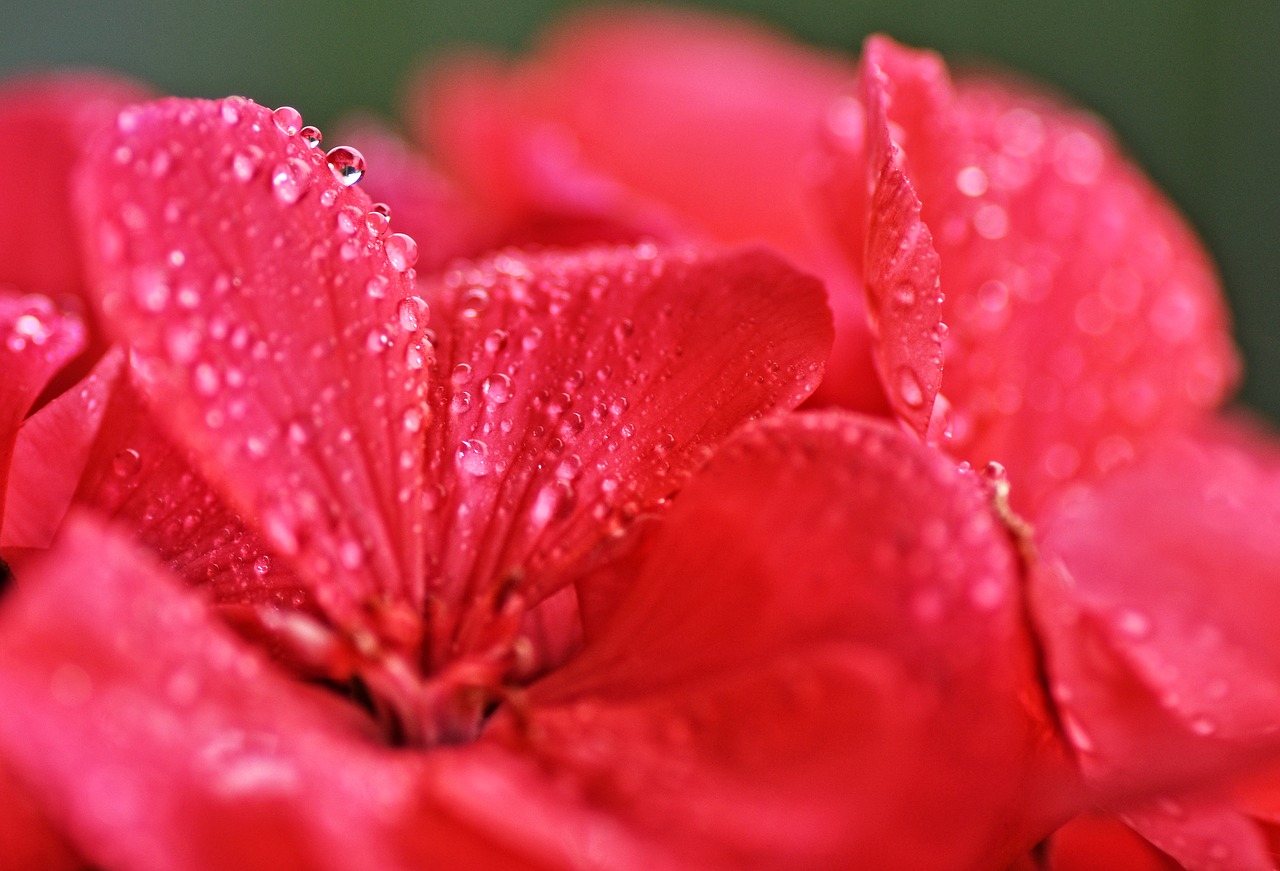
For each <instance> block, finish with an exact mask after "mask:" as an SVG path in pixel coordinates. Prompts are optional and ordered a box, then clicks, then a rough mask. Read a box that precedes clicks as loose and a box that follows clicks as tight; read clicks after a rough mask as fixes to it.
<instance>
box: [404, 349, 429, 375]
mask: <svg viewBox="0 0 1280 871" xmlns="http://www.w3.org/2000/svg"><path fill="white" fill-rule="evenodd" d="M404 364H405V365H406V366H408V367H409V368H410V369H411V370H413V371H415V372H416V371H417V370H419V369H421V368H422V367H423V366H425V365H426V364H427V355H426V352H425V351H424V350H423V347H422V343H421V342H412V343H410V345H409V346H408V347H407V348H405V349H404Z"/></svg>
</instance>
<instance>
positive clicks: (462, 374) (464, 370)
mask: <svg viewBox="0 0 1280 871" xmlns="http://www.w3.org/2000/svg"><path fill="white" fill-rule="evenodd" d="M449 379H450V380H451V381H452V382H453V384H454V386H455V387H461V386H462V385H464V384H466V383H468V382H469V381H471V364H470V363H459V364H458V365H457V366H454V367H453V373H452V374H451V375H450V376H449Z"/></svg>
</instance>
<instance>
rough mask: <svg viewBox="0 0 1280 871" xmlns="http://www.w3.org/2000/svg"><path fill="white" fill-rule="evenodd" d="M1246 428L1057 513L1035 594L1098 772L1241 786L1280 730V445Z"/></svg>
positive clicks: (1211, 438)
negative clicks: (1277, 627) (1236, 777)
mask: <svg viewBox="0 0 1280 871" xmlns="http://www.w3.org/2000/svg"><path fill="white" fill-rule="evenodd" d="M1269 438H1270V440H1268V441H1264V439H1263V437H1262V436H1259V435H1258V434H1256V433H1253V432H1250V431H1249V430H1247V429H1245V428H1244V427H1242V426H1241V425H1239V424H1231V425H1226V424H1223V425H1219V426H1217V427H1215V428H1212V429H1209V430H1207V431H1205V432H1202V433H1200V434H1199V435H1198V436H1194V437H1193V436H1179V437H1170V438H1168V439H1166V440H1165V441H1163V442H1162V443H1160V444H1159V445H1157V446H1155V447H1154V448H1153V449H1152V450H1151V451H1149V452H1148V453H1147V454H1146V455H1144V457H1143V458H1142V459H1141V460H1140V461H1139V462H1137V463H1136V464H1134V465H1132V466H1130V467H1126V468H1124V469H1122V470H1117V471H1115V472H1113V473H1112V474H1111V475H1109V476H1108V477H1107V478H1106V479H1105V480H1104V481H1102V482H1100V483H1098V484H1097V485H1095V486H1092V487H1078V488H1076V489H1074V490H1072V491H1069V492H1068V493H1067V495H1065V496H1064V497H1063V498H1062V499H1061V500H1060V501H1059V502H1058V503H1056V504H1054V505H1052V506H1050V508H1049V509H1047V510H1046V512H1045V515H1044V518H1043V521H1042V525H1041V528H1040V534H1039V541H1040V547H1041V551H1042V553H1043V554H1045V555H1046V558H1047V559H1050V560H1055V561H1057V562H1056V564H1055V565H1051V566H1050V568H1051V569H1054V570H1056V571H1057V572H1058V573H1059V575H1058V577H1056V578H1055V577H1053V576H1051V575H1042V577H1041V579H1040V583H1039V584H1038V586H1037V588H1036V590H1035V593H1036V596H1035V602H1036V607H1037V611H1038V618H1039V621H1040V623H1041V625H1042V627H1043V630H1044V636H1045V638H1046V643H1047V645H1048V652H1049V665H1050V670H1051V671H1052V673H1053V675H1054V679H1055V682H1056V694H1057V696H1058V702H1059V704H1060V706H1061V707H1062V708H1063V710H1064V712H1065V715H1066V717H1067V718H1068V722H1069V724H1072V726H1073V728H1072V729H1071V730H1070V731H1071V733H1072V736H1073V738H1074V742H1075V745H1076V747H1077V750H1078V751H1079V752H1080V754H1081V761H1082V764H1083V767H1084V771H1085V773H1086V774H1087V775H1088V776H1089V777H1090V778H1091V779H1092V780H1093V781H1094V782H1095V783H1096V784H1098V785H1099V786H1101V787H1103V788H1108V787H1109V788H1115V787H1116V786H1117V785H1124V786H1125V787H1127V788H1131V789H1132V788H1142V787H1143V786H1144V785H1148V786H1149V785H1151V784H1165V785H1166V788H1168V787H1176V786H1177V784H1178V783H1179V782H1180V781H1185V780H1187V779H1188V778H1203V777H1206V776H1212V775H1217V776H1218V777H1219V778H1221V777H1222V776H1224V775H1226V774H1229V773H1230V772H1231V769H1230V768H1229V767H1224V766H1229V765H1233V764H1234V765H1236V766H1238V765H1239V764H1241V763H1242V762H1244V761H1247V760H1249V759H1250V758H1251V754H1256V753H1257V752H1259V751H1260V750H1262V749H1264V748H1271V747H1274V746H1275V744H1276V740H1277V736H1276V724H1277V723H1278V722H1280V647H1278V646H1277V644H1276V635H1275V632H1274V626H1273V625H1272V624H1273V620H1272V615H1274V614H1275V613H1277V611H1278V610H1280V573H1278V572H1277V569H1276V566H1277V565H1280V486H1278V485H1280V448H1277V444H1276V442H1275V440H1274V437H1269Z"/></svg>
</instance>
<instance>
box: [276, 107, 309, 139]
mask: <svg viewBox="0 0 1280 871" xmlns="http://www.w3.org/2000/svg"><path fill="white" fill-rule="evenodd" d="M271 117H272V118H274V119H275V121H276V126H277V127H279V128H280V130H281V132H283V133H284V135H285V136H294V135H296V134H297V132H298V131H299V130H301V129H302V113H301V112H299V111H298V110H297V109H295V108H293V107H292V106H281V107H280V108H279V109H276V110H275V111H274V112H272V113H271Z"/></svg>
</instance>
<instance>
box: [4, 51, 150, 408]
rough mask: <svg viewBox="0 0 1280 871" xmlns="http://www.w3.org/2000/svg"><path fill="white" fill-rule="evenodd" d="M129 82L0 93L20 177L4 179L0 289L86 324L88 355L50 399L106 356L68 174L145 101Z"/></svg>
mask: <svg viewBox="0 0 1280 871" xmlns="http://www.w3.org/2000/svg"><path fill="white" fill-rule="evenodd" d="M146 96H147V94H146V91H145V90H144V89H143V88H142V87H141V86H139V85H137V84H134V83H133V82H128V81H125V80H123V79H119V78H112V77H107V76H103V75H85V74H79V75H61V76H39V77H31V78H25V79H16V80H13V81H10V82H7V83H5V84H4V85H3V86H0V130H3V131H4V133H5V148H6V149H8V153H9V154H11V155H21V161H22V171H21V172H13V173H10V174H9V177H7V178H6V179H5V206H6V207H5V208H3V209H0V288H3V287H4V286H5V285H12V286H13V287H14V288H16V289H18V290H20V291H25V292H31V293H42V294H45V295H48V296H50V297H52V298H53V299H54V300H55V302H56V303H57V305H58V306H59V307H61V308H63V309H64V310H67V311H72V312H75V313H76V314H79V315H81V316H83V317H86V318H87V324H88V327H89V330H88V335H89V347H88V348H87V349H86V351H87V352H86V353H85V354H84V355H83V356H82V357H81V359H80V361H78V362H77V364H76V365H75V366H72V367H70V368H69V369H68V371H66V372H65V373H63V374H61V375H59V376H58V377H57V378H56V379H55V384H54V386H53V388H52V389H51V390H50V391H49V392H48V395H51V396H52V395H57V394H58V393H61V392H62V391H63V390H66V389H68V388H70V386H71V385H73V384H75V383H76V382H77V381H79V380H80V378H81V377H83V376H84V375H85V374H87V373H88V370H89V367H90V366H91V365H92V364H93V363H94V362H96V360H97V358H98V357H99V356H100V355H101V354H102V353H103V351H105V350H106V342H105V341H104V340H103V339H102V338H101V336H99V334H98V330H97V329H96V326H95V323H94V321H93V318H92V315H91V313H89V312H87V311H85V307H84V305H83V299H84V297H85V296H86V292H87V287H86V283H85V275H84V261H83V258H82V257H81V248H80V244H79V234H78V232H77V229H76V226H75V222H74V220H73V219H72V215H71V193H70V191H71V172H72V168H73V167H74V166H75V164H76V162H77V161H78V160H79V159H80V157H81V155H82V154H83V153H84V151H85V148H86V146H87V144H88V143H89V142H91V141H92V139H93V136H94V134H95V133H97V132H98V131H99V130H100V129H102V128H104V127H106V126H107V125H109V124H110V123H111V121H112V120H113V119H114V118H115V116H116V113H117V112H118V111H119V110H120V109H121V107H123V106H124V105H126V104H127V103H131V102H134V101H136V100H141V99H145V98H146Z"/></svg>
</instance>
